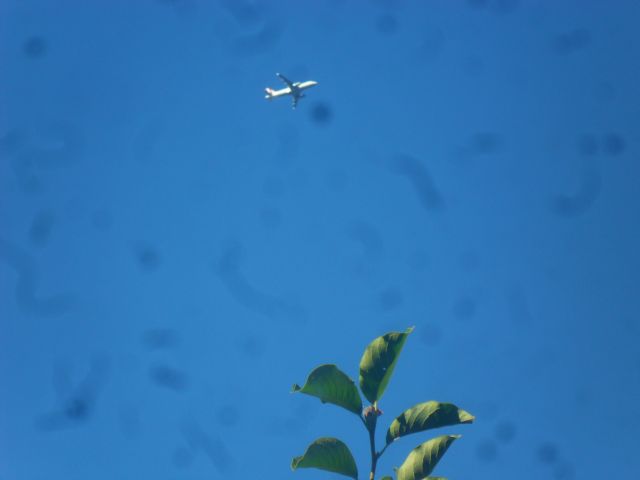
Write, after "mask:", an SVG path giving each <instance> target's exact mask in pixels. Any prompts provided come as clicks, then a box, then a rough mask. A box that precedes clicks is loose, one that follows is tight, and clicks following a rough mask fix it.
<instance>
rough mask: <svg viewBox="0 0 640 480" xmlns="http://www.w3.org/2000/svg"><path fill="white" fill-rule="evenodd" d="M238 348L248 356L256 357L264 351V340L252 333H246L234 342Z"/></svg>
mask: <svg viewBox="0 0 640 480" xmlns="http://www.w3.org/2000/svg"><path fill="white" fill-rule="evenodd" d="M236 345H237V346H238V348H239V349H240V350H241V351H242V352H243V353H244V354H245V355H247V356H248V357H250V358H258V357H259V356H261V355H262V354H263V353H264V350H265V347H266V345H265V341H264V340H262V339H261V338H258V337H255V336H253V335H246V336H244V337H243V338H241V339H239V340H238V341H237V342H236Z"/></svg>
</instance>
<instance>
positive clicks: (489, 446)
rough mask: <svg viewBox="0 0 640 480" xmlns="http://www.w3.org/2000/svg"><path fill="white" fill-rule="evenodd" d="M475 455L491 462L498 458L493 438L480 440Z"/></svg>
mask: <svg viewBox="0 0 640 480" xmlns="http://www.w3.org/2000/svg"><path fill="white" fill-rule="evenodd" d="M476 455H478V458H479V459H480V460H483V461H485V462H493V461H495V460H496V459H497V458H498V446H497V445H496V442H494V441H493V440H488V439H487V440H482V441H481V442H480V443H478V446H477V447H476Z"/></svg>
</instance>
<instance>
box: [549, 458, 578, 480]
mask: <svg viewBox="0 0 640 480" xmlns="http://www.w3.org/2000/svg"><path fill="white" fill-rule="evenodd" d="M553 478H555V479H556V480H571V479H572V478H575V472H574V469H573V466H572V465H571V464H569V463H565V462H563V463H560V464H558V465H556V466H555V468H554V469H553Z"/></svg>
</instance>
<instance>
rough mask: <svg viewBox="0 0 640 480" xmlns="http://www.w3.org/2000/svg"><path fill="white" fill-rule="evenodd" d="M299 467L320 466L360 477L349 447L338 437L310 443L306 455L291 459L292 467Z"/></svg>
mask: <svg viewBox="0 0 640 480" xmlns="http://www.w3.org/2000/svg"><path fill="white" fill-rule="evenodd" d="M298 468H319V469H320V470H327V471H329V472H334V473H339V474H341V475H346V476H347V477H351V478H354V479H357V478H358V468H357V467H356V462H355V460H354V459H353V455H351V451H349V447H347V446H346V445H345V444H344V443H343V442H341V441H340V440H338V439H337V438H319V439H317V440H316V441H315V442H313V443H312V444H311V445H309V446H308V447H307V451H306V452H304V455H302V456H300V457H295V458H294V459H293V460H292V461H291V469H292V470H297V469H298Z"/></svg>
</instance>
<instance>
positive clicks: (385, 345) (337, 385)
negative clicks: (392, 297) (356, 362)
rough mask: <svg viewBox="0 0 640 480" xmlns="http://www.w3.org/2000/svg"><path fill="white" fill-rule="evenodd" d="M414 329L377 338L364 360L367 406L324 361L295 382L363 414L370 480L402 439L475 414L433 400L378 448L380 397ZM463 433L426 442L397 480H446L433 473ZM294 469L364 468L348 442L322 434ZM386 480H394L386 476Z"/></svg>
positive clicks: (414, 410) (344, 471)
mask: <svg viewBox="0 0 640 480" xmlns="http://www.w3.org/2000/svg"><path fill="white" fill-rule="evenodd" d="M412 331H413V328H409V329H407V330H406V331H405V332H402V333H400V332H390V333H387V334H386V335H383V336H381V337H378V338H376V339H375V340H373V341H372V342H371V343H370V344H369V345H368V346H367V348H366V349H365V351H364V354H363V355H362V358H361V360H360V376H359V383H360V391H362V394H363V395H364V397H365V398H366V399H367V400H368V401H369V402H370V405H369V406H367V407H365V408H364V409H363V405H362V397H361V396H360V392H359V391H358V388H357V387H356V385H355V382H354V381H353V380H352V379H351V378H349V376H348V375H346V374H345V373H344V372H342V371H341V370H340V369H339V368H338V367H337V366H335V365H320V366H319V367H317V368H315V369H314V370H313V371H312V372H311V373H310V374H309V376H308V377H307V381H306V382H305V384H304V385H303V386H302V387H301V386H299V385H297V384H294V386H293V390H292V391H293V392H300V393H304V394H306V395H311V396H314V397H317V398H319V399H320V401H321V402H322V403H332V404H334V405H338V406H339V407H342V408H344V409H346V410H348V411H350V412H351V413H354V414H356V415H358V417H359V418H360V420H361V421H362V424H363V425H364V427H365V428H366V430H367V433H368V435H369V446H370V451H371V467H370V470H369V480H374V479H375V475H376V469H377V466H378V460H379V459H380V457H381V456H382V455H383V454H384V452H385V451H386V450H387V448H388V447H389V446H390V445H391V444H392V443H394V442H395V441H396V440H398V439H400V438H402V437H404V436H406V435H410V434H413V433H419V432H423V431H425V430H431V429H434V428H440V427H445V426H451V425H458V424H464V423H472V422H473V421H474V420H475V417H474V416H473V415H471V414H470V413H469V412H466V411H464V410H462V409H460V408H458V407H457V406H455V405H453V404H452V403H442V402H436V401H429V402H423V403H419V404H417V405H414V406H413V407H411V408H409V409H408V410H406V411H404V412H403V413H402V414H401V415H399V416H398V417H396V418H395V419H394V420H393V422H391V425H390V426H389V428H388V430H387V433H386V438H385V445H384V447H383V448H382V449H381V450H380V451H378V450H377V449H376V426H377V423H378V417H380V416H381V415H382V410H380V409H379V408H378V401H379V400H380V398H381V397H382V395H383V394H384V392H385V390H386V388H387V385H388V384H389V380H390V379H391V376H392V375H393V371H394V369H395V367H396V364H397V362H398V358H399V357H400V352H401V351H402V349H403V347H404V344H405V342H406V341H407V338H408V336H409V335H410V334H411V332H412ZM458 438H460V435H442V436H439V437H435V438H432V439H431V440H428V441H426V442H424V443H421V444H420V445H418V446H417V447H416V448H414V449H413V450H412V451H411V452H410V453H409V455H408V456H407V458H406V459H405V461H404V462H403V463H402V465H401V466H400V467H398V468H396V469H395V474H396V480H424V479H428V480H444V478H443V477H430V476H429V475H430V474H431V472H432V471H433V469H434V468H435V466H436V464H437V463H438V462H439V461H440V459H441V458H442V456H443V455H444V454H445V452H446V451H447V449H448V448H449V447H450V446H451V444H452V443H453V442H454V441H455V440H457V439H458ZM291 468H292V469H293V470H297V469H298V468H318V469H321V470H326V471H329V472H334V473H339V474H341V475H345V476H347V477H350V478H353V479H355V480H357V479H358V468H357V466H356V462H355V459H354V458H353V455H352V454H351V451H350V450H349V447H347V445H346V444H345V443H344V442H342V441H340V440H338V439H337V438H319V439H317V440H315V441H314V442H313V443H311V444H310V445H309V446H308V447H307V450H306V451H305V452H304V454H303V455H301V456H299V457H295V458H294V459H293V461H292V462H291ZM381 480H393V479H392V477H389V476H385V477H382V479H381Z"/></svg>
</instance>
